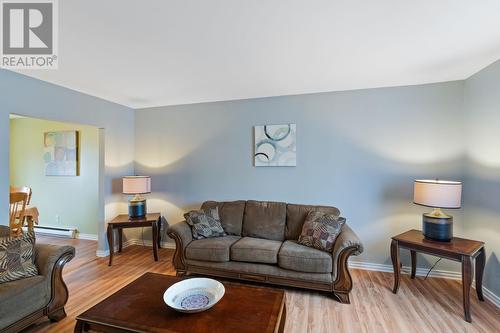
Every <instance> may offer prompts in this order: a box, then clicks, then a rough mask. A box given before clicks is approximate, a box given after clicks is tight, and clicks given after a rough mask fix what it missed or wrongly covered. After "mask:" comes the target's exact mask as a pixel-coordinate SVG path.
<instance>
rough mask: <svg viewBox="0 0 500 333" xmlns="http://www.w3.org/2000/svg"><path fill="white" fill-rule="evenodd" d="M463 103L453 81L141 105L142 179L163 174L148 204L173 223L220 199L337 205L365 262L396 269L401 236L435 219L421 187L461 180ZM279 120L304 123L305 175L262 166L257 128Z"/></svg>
mask: <svg viewBox="0 0 500 333" xmlns="http://www.w3.org/2000/svg"><path fill="white" fill-rule="evenodd" d="M462 97H463V82H450V83H442V84H431V85H421V86H411V87H398V88H386V89H369V90H358V91H347V92H335V93H322V94H311V95H298V96H287V97H273V98H262V99H250V100H240V101H229V102H219V103H204V104H194V105H183V106H171V107H160V108H151V109H142V110H138V111H136V129H135V132H136V133H137V135H136V155H135V156H136V173H138V174H146V175H151V176H152V187H153V193H152V194H151V195H150V196H149V199H148V205H149V208H150V209H153V210H162V211H163V213H164V214H166V216H167V220H168V221H169V223H176V222H178V221H180V220H181V219H182V213H183V212H185V211H186V210H187V209H190V208H193V207H198V206H199V205H200V203H201V202H203V201H204V200H209V199H213V200H235V199H260V200H276V201H287V202H294V203H306V204H326V205H335V206H337V207H339V208H340V209H341V211H342V214H343V215H344V216H346V217H347V220H348V223H349V224H350V225H351V226H352V228H353V229H354V230H355V231H356V232H357V233H358V234H359V236H360V237H361V239H362V240H363V242H364V244H365V249H366V250H365V252H364V253H363V255H362V256H361V257H360V258H358V260H361V261H365V262H371V263H380V264H389V263H390V260H389V245H390V237H391V236H393V235H396V234H398V233H400V232H403V231H406V230H408V229H410V228H417V229H420V227H421V214H422V213H423V212H425V211H426V209H425V208H422V207H417V206H415V205H413V204H412V194H413V193H412V191H413V179H415V178H420V177H431V178H434V177H439V178H451V179H460V177H461V174H462V156H463V144H462ZM279 123H296V124H297V167H288V168H279V167H274V168H265V167H260V168H256V167H254V166H253V157H252V155H253V136H252V135H253V134H252V133H253V132H252V129H253V126H254V125H259V124H279ZM452 213H453V214H454V215H455V228H456V234H457V235H460V234H462V224H461V223H462V221H461V211H455V212H452ZM420 259H421V260H420V265H421V266H427V264H428V260H432V262H433V261H434V260H435V259H434V258H432V259H428V258H423V257H421V258H420ZM405 260H406V259H405ZM439 269H453V270H458V266H457V265H455V264H454V263H450V262H444V263H443V264H440V266H439Z"/></svg>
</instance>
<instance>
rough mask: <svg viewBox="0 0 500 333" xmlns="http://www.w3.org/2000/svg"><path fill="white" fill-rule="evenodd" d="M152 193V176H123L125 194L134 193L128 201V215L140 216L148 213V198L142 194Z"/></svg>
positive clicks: (132, 216)
mask: <svg viewBox="0 0 500 333" xmlns="http://www.w3.org/2000/svg"><path fill="white" fill-rule="evenodd" d="M147 193H151V177H149V176H126V177H123V194H128V195H133V197H132V198H131V199H130V200H129V202H128V216H129V217H130V218H139V217H144V216H145V215H146V199H145V198H144V197H143V196H142V194H147Z"/></svg>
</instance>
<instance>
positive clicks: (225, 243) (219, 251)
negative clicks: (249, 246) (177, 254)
mask: <svg viewBox="0 0 500 333" xmlns="http://www.w3.org/2000/svg"><path fill="white" fill-rule="evenodd" d="M239 239H240V237H238V236H225V237H217V238H205V239H200V240H194V241H192V242H191V243H189V245H188V246H187V247H186V258H188V259H193V260H206V261H215V262H224V261H229V258H230V255H229V254H230V252H229V249H230V248H231V245H233V244H234V243H235V242H237V241H238V240H239Z"/></svg>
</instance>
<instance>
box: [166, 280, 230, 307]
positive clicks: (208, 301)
mask: <svg viewBox="0 0 500 333" xmlns="http://www.w3.org/2000/svg"><path fill="white" fill-rule="evenodd" d="M224 292H225V289H224V286H223V285H222V283H220V282H219V281H216V280H213V279H207V278H192V279H186V280H183V281H180V282H177V283H175V284H173V285H171V286H170V287H169V288H168V289H167V290H166V291H165V293H164V294H163V300H164V301H165V303H166V304H167V305H168V306H169V307H171V308H172V309H174V310H177V311H180V312H185V313H196V312H201V311H205V310H208V309H210V308H211V307H212V306H214V305H215V304H217V302H219V301H220V299H221V298H222V296H224Z"/></svg>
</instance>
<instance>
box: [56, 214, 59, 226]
mask: <svg viewBox="0 0 500 333" xmlns="http://www.w3.org/2000/svg"><path fill="white" fill-rule="evenodd" d="M59 222H60V218H59V215H56V224H57V225H59Z"/></svg>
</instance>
